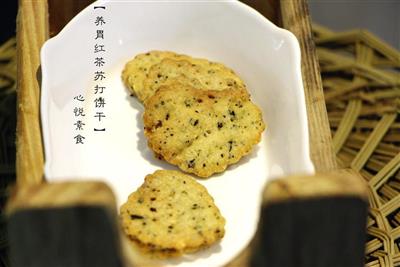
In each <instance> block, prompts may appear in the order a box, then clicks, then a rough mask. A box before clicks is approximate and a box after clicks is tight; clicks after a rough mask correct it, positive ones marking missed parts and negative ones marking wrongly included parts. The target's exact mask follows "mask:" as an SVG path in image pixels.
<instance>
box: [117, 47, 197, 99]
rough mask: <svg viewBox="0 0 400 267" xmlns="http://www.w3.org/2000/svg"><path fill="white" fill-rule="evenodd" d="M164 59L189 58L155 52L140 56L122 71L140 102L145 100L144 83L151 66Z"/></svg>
mask: <svg viewBox="0 0 400 267" xmlns="http://www.w3.org/2000/svg"><path fill="white" fill-rule="evenodd" d="M164 58H173V59H176V60H181V59H186V58H189V57H188V56H185V55H179V54H176V53H174V52H169V51H157V50H154V51H150V52H148V53H143V54H138V55H137V56H135V57H134V58H133V59H132V60H130V61H129V62H128V63H126V65H125V68H124V70H123V71H122V80H123V81H124V83H125V85H126V86H127V87H128V88H129V89H130V90H131V91H132V93H134V94H135V95H136V96H137V97H138V98H139V99H140V100H142V99H144V96H143V93H144V92H145V91H143V88H144V81H145V79H146V77H147V75H148V72H149V70H150V68H151V66H153V65H155V64H157V63H160V62H161V61H162V60H163V59H164Z"/></svg>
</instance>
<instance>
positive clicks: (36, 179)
mask: <svg viewBox="0 0 400 267" xmlns="http://www.w3.org/2000/svg"><path fill="white" fill-rule="evenodd" d="M48 36H49V33H48V18H47V1H46V0H37V1H31V0H20V3H19V12H18V17H17V55H18V59H17V60H18V80H17V84H18V87H17V97H18V100H17V101H18V106H17V155H16V171H17V184H18V185H19V186H20V185H29V184H31V185H32V184H38V183H41V182H42V180H43V146H42V138H41V131H40V120H39V96H40V87H39V83H38V81H37V78H36V77H37V76H36V75H37V71H38V67H39V64H40V59H39V51H40V48H41V46H42V44H43V43H44V41H45V40H46V39H47V38H48Z"/></svg>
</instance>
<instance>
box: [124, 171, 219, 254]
mask: <svg viewBox="0 0 400 267" xmlns="http://www.w3.org/2000/svg"><path fill="white" fill-rule="evenodd" d="M120 218H121V221H122V227H123V230H124V232H125V233H126V234H127V236H128V237H129V239H130V240H132V241H133V242H134V244H135V245H137V246H138V247H139V248H141V250H142V251H145V252H150V253H152V254H155V255H157V256H158V257H159V256H160V255H163V256H164V257H168V256H178V255H181V254H183V253H187V252H194V251H196V250H199V249H201V248H204V247H208V246H210V245H211V244H213V243H215V242H216V241H218V240H220V239H221V238H222V237H223V236H224V234H225V230H224V226H225V219H224V218H223V217H222V215H221V214H220V211H219V209H218V208H217V207H216V206H215V204H214V200H213V198H212V197H211V196H210V195H209V193H208V192H207V189H206V188H205V187H204V186H202V185H201V184H199V183H198V182H196V180H195V179H193V178H192V177H190V176H189V175H186V174H183V173H181V172H179V171H167V170H159V171H156V172H154V173H153V174H150V175H147V176H146V178H145V181H144V183H143V184H142V185H141V186H140V187H139V188H138V189H137V190H136V191H135V192H134V193H132V194H131V195H130V196H129V198H128V201H127V202H126V203H125V204H123V205H122V206H121V210H120Z"/></svg>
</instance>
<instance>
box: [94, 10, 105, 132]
mask: <svg viewBox="0 0 400 267" xmlns="http://www.w3.org/2000/svg"><path fill="white" fill-rule="evenodd" d="M105 10H106V7H105V6H94V13H95V19H94V26H95V31H94V33H93V35H94V36H93V39H94V41H95V42H94V46H93V54H94V58H93V65H94V66H95V68H96V71H95V72H94V74H93V81H94V82H95V86H94V88H93V93H94V95H95V98H94V100H93V106H94V110H95V112H94V114H93V117H94V119H95V124H94V125H95V126H94V128H93V131H95V132H105V131H106V128H105V127H104V120H105V119H106V118H107V115H106V113H105V111H104V107H105V105H106V104H107V101H106V99H105V97H104V92H105V90H106V87H105V85H104V82H105V80H106V79H107V73H106V72H105V71H104V66H105V64H106V51H107V48H106V46H105V44H104V38H105V36H106V32H105V30H104V25H105V24H106V23H107V21H106V18H105Z"/></svg>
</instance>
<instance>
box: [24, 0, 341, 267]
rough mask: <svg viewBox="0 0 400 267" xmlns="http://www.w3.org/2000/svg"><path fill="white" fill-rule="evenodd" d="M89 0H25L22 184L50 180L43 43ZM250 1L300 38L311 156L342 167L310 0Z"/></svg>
mask: <svg viewBox="0 0 400 267" xmlns="http://www.w3.org/2000/svg"><path fill="white" fill-rule="evenodd" d="M89 2H90V1H87V0H82V1H81V0H76V1H74V0H57V1H56V0H49V1H47V0H36V1H32V0H20V5H19V12H18V19H17V49H18V90H17V92H18V100H17V101H18V108H17V113H18V115H17V157H16V161H17V163H16V171H17V186H18V187H25V186H29V185H37V184H40V183H43V182H44V176H43V164H44V153H43V143H42V137H41V128H40V116H39V115H40V113H39V110H40V109H39V107H40V100H39V99H40V84H39V82H38V77H40V73H38V69H39V66H40V59H39V52H40V48H41V46H42V44H43V43H44V42H45V41H46V40H47V39H48V38H49V37H50V36H53V35H55V34H56V33H57V32H58V31H59V30H60V29H61V28H62V27H63V26H64V25H65V24H66V22H67V21H68V20H69V19H70V18H71V17H72V16H73V15H75V14H76V13H77V12H78V11H79V10H81V9H82V8H83V7H84V6H86V5H87V4H88V3H89ZM244 2H248V4H250V5H252V6H253V7H255V8H256V9H258V10H259V11H260V12H262V13H263V14H264V15H265V16H267V17H268V18H269V19H270V20H272V21H273V22H274V23H276V24H277V25H279V26H283V27H284V28H286V29H288V30H290V31H291V32H292V33H294V35H295V36H296V37H297V39H298V40H299V43H300V48H301V54H302V59H301V66H302V77H303V83H304V92H305V98H306V106H307V114H308V124H309V134H310V146H311V147H310V149H311V159H312V161H313V163H314V166H315V168H316V171H317V172H323V171H330V170H335V169H336V168H337V165H336V159H335V155H334V151H333V149H332V139H331V133H330V129H329V123H328V117H327V112H326V106H325V100H324V94H323V91H322V82H321V77H320V71H319V65H318V62H317V59H316V55H315V47H314V43H313V39H312V31H311V24H310V17H309V12H308V7H307V3H306V0H290V1H289V0H280V1H279V0H268V1H262V0H256V1H251V0H247V1H244ZM56 6H57V8H56ZM60 7H62V8H60ZM250 247H251V245H250V246H249V248H250ZM249 251H250V249H246V250H245V251H243V252H242V253H241V255H239V256H238V257H237V258H236V259H235V260H234V261H233V262H231V263H230V264H229V265H228V266H247V265H248V256H249Z"/></svg>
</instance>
